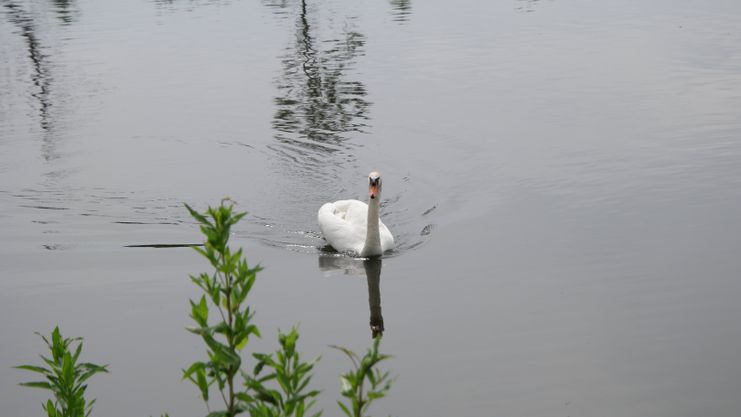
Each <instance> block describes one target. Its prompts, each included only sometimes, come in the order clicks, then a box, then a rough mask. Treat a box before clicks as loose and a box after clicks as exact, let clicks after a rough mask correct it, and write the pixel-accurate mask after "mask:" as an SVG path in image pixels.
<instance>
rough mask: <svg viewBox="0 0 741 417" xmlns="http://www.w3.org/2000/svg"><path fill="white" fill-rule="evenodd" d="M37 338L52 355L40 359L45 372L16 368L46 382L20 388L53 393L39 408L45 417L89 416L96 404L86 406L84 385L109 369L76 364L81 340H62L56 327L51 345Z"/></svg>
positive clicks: (36, 368)
mask: <svg viewBox="0 0 741 417" xmlns="http://www.w3.org/2000/svg"><path fill="white" fill-rule="evenodd" d="M37 334H38V333H37ZM39 336H41V338H42V339H43V340H44V342H45V343H46V346H47V347H48V348H49V350H50V351H51V358H48V357H46V356H43V355H42V356H41V359H42V360H43V361H44V363H46V365H47V366H48V368H46V367H43V366H35V365H20V366H16V368H17V369H24V370H27V371H31V372H35V373H38V374H41V375H43V376H44V378H45V381H35V382H23V383H21V384H20V385H22V386H24V387H32V388H42V389H46V390H49V391H51V392H52V394H53V395H54V400H53V401H52V400H51V399H49V400H47V402H46V403H45V404H42V406H43V408H44V411H45V412H46V414H47V416H48V417H87V416H89V415H90V412H91V411H92V409H93V404H95V400H94V399H93V400H91V401H89V402H88V401H87V399H86V398H85V391H86V390H87V384H86V383H85V382H86V381H87V380H88V379H89V378H90V377H92V376H93V375H95V374H97V373H101V372H108V365H96V364H94V363H88V362H82V363H78V361H79V359H80V354H81V353H82V338H80V337H75V338H65V337H62V333H61V332H60V331H59V327H58V326H57V327H55V328H54V330H53V331H52V333H51V341H49V339H47V338H46V337H45V336H42V335H40V334H39ZM75 342H77V347H76V348H74V349H73V348H72V344H73V343H75Z"/></svg>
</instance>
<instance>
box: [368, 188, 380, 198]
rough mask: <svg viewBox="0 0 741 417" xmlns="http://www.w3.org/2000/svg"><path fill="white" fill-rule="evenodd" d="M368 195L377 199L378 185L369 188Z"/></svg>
mask: <svg viewBox="0 0 741 417" xmlns="http://www.w3.org/2000/svg"><path fill="white" fill-rule="evenodd" d="M368 195H369V196H370V198H371V199H374V198H376V195H378V184H371V185H370V187H369V188H368Z"/></svg>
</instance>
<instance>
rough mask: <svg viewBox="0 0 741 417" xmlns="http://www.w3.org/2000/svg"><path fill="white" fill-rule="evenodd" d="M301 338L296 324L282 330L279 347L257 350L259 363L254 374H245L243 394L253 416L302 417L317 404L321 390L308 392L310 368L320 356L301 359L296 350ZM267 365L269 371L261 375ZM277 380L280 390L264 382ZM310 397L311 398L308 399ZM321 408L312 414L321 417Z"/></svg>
mask: <svg viewBox="0 0 741 417" xmlns="http://www.w3.org/2000/svg"><path fill="white" fill-rule="evenodd" d="M298 338H299V334H298V330H297V329H296V328H295V327H294V328H292V329H291V331H290V332H289V333H288V334H284V333H281V332H279V334H278V342H279V344H280V350H278V351H276V352H275V357H273V355H272V354H264V353H254V354H253V355H252V356H254V357H255V359H257V365H255V368H254V370H253V375H247V374H246V373H245V374H244V378H245V386H246V387H247V388H248V390H247V392H246V393H243V394H238V395H241V396H242V397H241V398H243V399H244V400H245V401H246V402H247V403H249V404H250V408H249V411H250V415H251V416H252V417H290V416H295V417H303V416H304V415H305V414H306V412H308V411H309V409H310V408H311V407H312V406H313V405H314V403H315V400H314V399H313V398H314V397H316V396H317V395H319V391H309V392H305V390H306V388H307V386H308V385H309V382H310V381H311V377H312V375H311V371H312V370H313V369H314V365H315V364H316V363H317V362H318V361H319V358H316V359H314V360H313V361H311V362H302V361H301V356H300V354H299V353H298V351H296V342H297V340H298ZM264 368H268V369H269V370H270V371H269V373H268V374H267V375H264V376H262V377H259V375H260V374H261V372H262V371H263V369H264ZM268 381H275V382H276V383H277V384H278V387H279V388H280V390H277V389H271V388H269V387H267V386H266V385H265V384H266V383H267V382H268ZM307 401H308V402H307ZM321 414H322V412H321V411H318V412H316V413H314V414H313V415H312V417H319V416H320V415H321Z"/></svg>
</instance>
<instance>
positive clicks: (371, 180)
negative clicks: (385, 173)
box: [368, 171, 381, 200]
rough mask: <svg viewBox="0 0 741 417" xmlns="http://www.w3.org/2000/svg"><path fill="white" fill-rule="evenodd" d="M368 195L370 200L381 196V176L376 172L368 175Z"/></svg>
mask: <svg viewBox="0 0 741 417" xmlns="http://www.w3.org/2000/svg"><path fill="white" fill-rule="evenodd" d="M368 195H369V196H370V198H371V200H375V199H376V198H377V197H378V196H380V195H381V174H379V173H378V172H376V171H373V172H371V173H370V174H368Z"/></svg>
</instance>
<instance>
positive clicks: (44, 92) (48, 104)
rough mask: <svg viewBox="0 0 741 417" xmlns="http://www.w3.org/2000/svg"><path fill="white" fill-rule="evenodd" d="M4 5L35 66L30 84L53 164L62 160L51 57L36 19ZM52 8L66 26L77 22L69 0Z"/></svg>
mask: <svg viewBox="0 0 741 417" xmlns="http://www.w3.org/2000/svg"><path fill="white" fill-rule="evenodd" d="M2 4H3V7H4V8H5V15H6V17H7V19H8V21H9V22H10V23H11V24H13V25H14V26H15V27H17V32H16V33H17V34H18V35H19V36H20V37H21V38H22V39H23V43H24V46H25V48H26V51H27V53H26V56H27V57H28V59H29V60H30V63H31V75H30V81H31V84H32V85H31V86H30V88H29V91H30V92H29V95H30V96H31V97H32V98H33V101H35V102H36V103H38V117H39V126H40V128H41V131H42V132H43V134H42V137H43V139H42V140H43V144H42V151H41V153H42V156H43V158H44V160H46V161H50V160H53V159H56V158H58V157H59V155H58V154H57V152H56V146H55V143H54V136H55V135H54V134H53V133H52V132H51V130H52V129H53V127H54V120H53V117H52V107H53V103H52V98H51V97H52V96H51V85H52V75H51V69H50V68H51V66H50V64H49V59H50V57H49V55H48V54H47V53H45V52H44V49H45V48H44V47H43V46H42V42H41V41H40V39H39V36H38V35H37V33H36V23H35V21H34V20H35V19H34V15H33V14H32V13H31V12H30V11H28V10H25V9H24V8H23V7H22V6H21V4H19V3H17V2H13V1H9V0H4V1H3V2H2ZM52 5H53V8H54V11H55V12H56V15H57V17H58V18H59V19H60V21H61V22H62V24H63V25H68V24H70V23H72V22H73V15H72V13H71V11H70V2H69V1H68V0H55V1H53V2H52Z"/></svg>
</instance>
